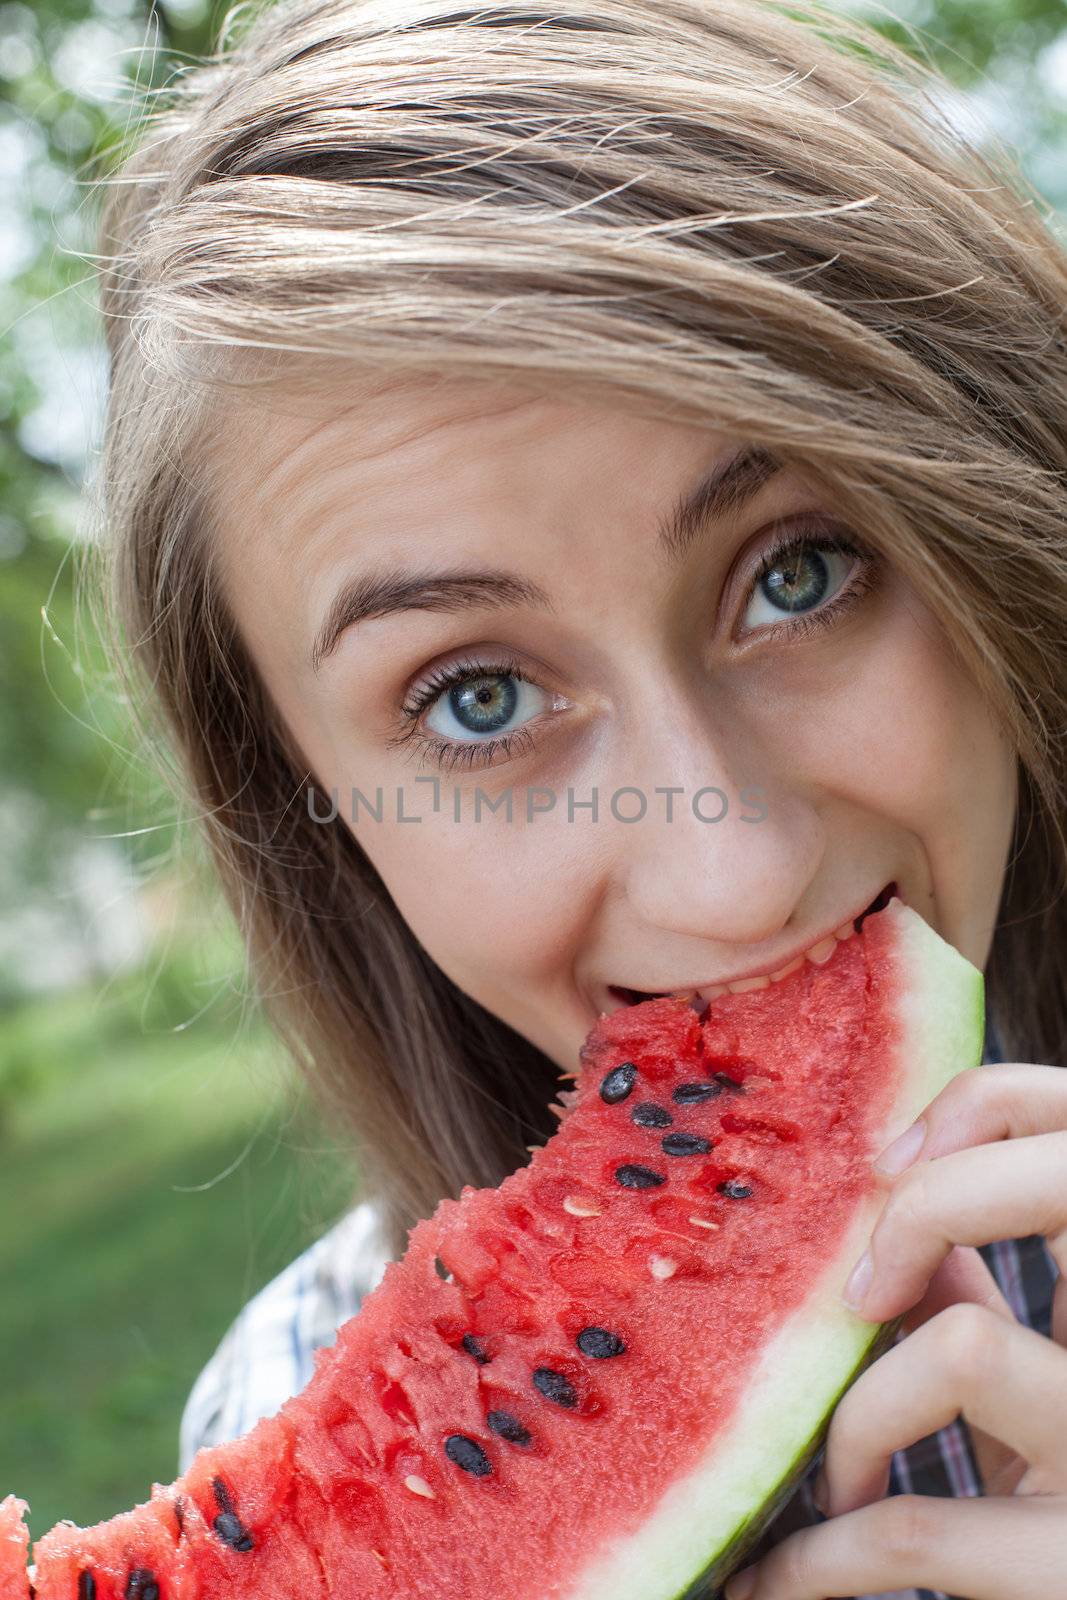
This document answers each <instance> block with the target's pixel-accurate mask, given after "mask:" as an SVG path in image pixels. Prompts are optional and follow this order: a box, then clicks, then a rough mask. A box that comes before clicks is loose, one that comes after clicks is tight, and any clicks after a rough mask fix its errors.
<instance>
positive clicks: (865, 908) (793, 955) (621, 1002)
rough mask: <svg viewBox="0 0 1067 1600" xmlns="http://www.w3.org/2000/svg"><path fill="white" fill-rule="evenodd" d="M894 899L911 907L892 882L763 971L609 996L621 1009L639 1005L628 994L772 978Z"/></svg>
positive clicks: (682, 993)
mask: <svg viewBox="0 0 1067 1600" xmlns="http://www.w3.org/2000/svg"><path fill="white" fill-rule="evenodd" d="M893 896H895V897H896V898H897V899H898V900H901V901H903V902H904V904H905V905H906V904H907V901H906V899H905V897H904V895H903V894H902V892H901V889H900V884H899V883H898V881H897V880H896V879H890V881H889V882H888V883H885V884H883V885H882V887H881V888H880V889H879V890H878V891H877V892H876V893H875V894H874V895H873V896H872V898H871V899H869V900H867V901H865V902H864V904H863V905H862V906H861V907H860V908H859V910H858V911H856V912H855V913H854V914H853V915H852V916H851V917H847V916H846V917H841V918H840V919H839V920H838V921H837V922H835V923H834V926H833V928H829V929H827V930H826V932H824V933H820V934H816V935H815V937H814V938H811V939H808V940H806V941H805V943H804V944H802V945H798V946H797V947H796V948H794V949H793V950H792V951H791V952H787V953H785V954H784V955H780V956H778V957H777V958H776V959H775V960H774V961H772V962H769V963H766V964H765V965H763V966H762V967H750V968H749V969H748V971H746V972H733V973H730V974H729V976H728V977H725V978H713V979H710V980H709V981H708V982H706V983H690V984H686V985H683V986H680V987H678V988H676V989H665V990H658V991H646V990H643V989H636V988H630V987H629V986H627V985H624V984H609V985H608V986H607V992H608V995H609V996H610V998H611V1001H612V1005H613V1008H614V1009H621V1007H622V1006H625V1005H632V1004H636V1003H637V1002H636V1001H631V1000H629V999H628V998H626V996H627V995H628V994H635V995H641V996H642V997H643V998H645V999H653V998H661V997H664V996H668V997H669V996H678V997H686V996H688V995H691V994H692V993H693V992H694V991H702V990H707V989H722V988H723V987H725V986H726V985H728V984H731V983H745V982H747V981H749V980H750V979H753V978H769V977H770V976H771V974H772V973H773V972H780V971H781V969H782V968H783V967H787V966H789V965H790V964H791V963H792V962H793V961H796V960H797V958H798V957H803V956H804V953H805V951H807V950H811V949H813V948H814V947H815V946H816V945H818V944H820V943H822V941H823V940H824V939H830V938H833V937H834V929H835V928H843V927H844V925H845V924H846V922H851V923H852V924H853V926H854V927H856V924H857V923H860V922H861V919H862V918H863V917H865V916H866V915H867V913H868V912H870V911H871V909H872V907H874V906H875V905H876V903H877V902H878V901H879V900H881V901H882V905H881V906H879V907H878V909H879V910H882V909H884V906H885V905H887V904H888V902H889V900H890V898H892V897H893ZM856 932H857V933H859V932H860V928H859V927H856Z"/></svg>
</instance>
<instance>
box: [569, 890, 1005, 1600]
mask: <svg viewBox="0 0 1067 1600" xmlns="http://www.w3.org/2000/svg"><path fill="white" fill-rule="evenodd" d="M878 915H879V916H884V917H888V918H890V919H891V920H892V921H893V922H894V923H896V924H897V927H896V929H895V936H896V937H895V940H894V950H895V951H899V956H900V961H901V963H902V970H901V987H900V994H901V1000H900V1005H899V1009H898V1015H899V1017H900V1019H901V1022H902V1025H903V1026H902V1034H901V1038H900V1042H899V1045H898V1046H897V1049H898V1051H899V1065H900V1080H899V1082H900V1088H899V1093H898V1094H897V1095H896V1097H895V1099H894V1103H893V1106H892V1109H891V1110H890V1112H889V1113H888V1114H887V1115H886V1117H885V1118H884V1120H883V1123H882V1125H881V1127H880V1128H879V1129H878V1131H877V1137H876V1139H875V1140H874V1141H873V1144H872V1148H871V1155H872V1156H874V1155H875V1154H877V1152H878V1150H880V1149H881V1148H882V1147H883V1145H885V1144H887V1143H888V1142H889V1140H890V1139H892V1138H895V1137H896V1135H897V1134H898V1133H901V1132H903V1130H904V1129H905V1128H906V1127H908V1126H909V1124H910V1123H912V1122H913V1121H914V1120H915V1118H916V1117H917V1116H918V1115H919V1113H920V1112H921V1111H922V1110H923V1108H924V1106H926V1105H927V1104H928V1103H929V1102H930V1100H932V1099H933V1097H934V1095H936V1094H937V1093H938V1091H939V1090H940V1089H942V1088H943V1087H944V1085H945V1084H946V1083H948V1082H949V1080H950V1079H951V1078H953V1077H955V1075H956V1074H957V1073H958V1072H961V1071H963V1070H964V1069H965V1068H967V1067H973V1066H977V1065H979V1063H980V1062H981V1060H982V1052H983V1044H984V1037H985V1016H984V1009H985V1008H984V990H983V982H982V975H981V973H980V972H979V971H978V970H977V968H975V967H973V966H972V965H971V963H970V962H969V961H967V960H966V959H965V958H964V957H963V956H961V955H960V954H959V952H958V951H957V950H955V949H954V948H953V947H952V946H951V945H949V944H947V943H946V942H945V941H944V940H942V939H941V938H939V936H938V935H937V934H936V933H935V932H934V930H933V929H932V928H930V927H929V925H928V924H927V923H926V922H924V921H923V919H922V917H920V916H919V914H918V913H917V912H915V911H913V910H911V908H910V907H907V906H905V905H904V904H903V903H902V902H901V901H900V900H898V899H896V898H895V897H894V899H893V900H892V901H890V904H889V905H888V906H887V907H886V909H885V910H884V911H883V912H880V913H878ZM882 1201H883V1194H882V1193H881V1192H879V1191H875V1192H874V1193H872V1194H871V1195H870V1196H869V1198H868V1199H867V1201H866V1202H865V1203H864V1204H863V1205H862V1206H861V1207H860V1208H859V1209H858V1210H857V1213H856V1215H855V1218H854V1219H853V1222H852V1223H851V1224H850V1226H849V1229H848V1233H847V1236H846V1238H845V1240H844V1241H843V1243H842V1245H841V1248H840V1250H839V1251H838V1252H837V1254H836V1255H835V1257H834V1259H833V1260H832V1261H831V1262H830V1264H829V1265H828V1266H827V1267H826V1268H825V1269H824V1271H823V1273H822V1274H821V1276H820V1278H819V1279H818V1281H817V1282H816V1283H815V1284H814V1286H813V1288H812V1291H811V1294H810V1296H809V1297H808V1299H807V1300H806V1301H805V1303H804V1304H803V1306H801V1307H800V1308H799V1309H798V1310H797V1311H796V1312H795V1313H794V1314H793V1315H792V1316H791V1317H790V1318H789V1320H788V1321H787V1322H786V1323H785V1324H784V1325H783V1326H782V1328H781V1329H780V1330H779V1332H778V1333H777V1334H776V1335H775V1337H774V1338H773V1339H772V1340H771V1341H770V1342H769V1343H768V1344H767V1345H766V1346H765V1347H764V1350H763V1352H762V1354H761V1357H760V1360H759V1362H758V1364H757V1366H756V1369H755V1370H754V1372H753V1374H752V1379H751V1382H750V1383H749V1385H748V1389H747V1392H746V1394H745V1397H744V1399H743V1401H742V1403H741V1406H740V1408H739V1410H738V1411H737V1413H736V1414H735V1416H734V1418H733V1420H732V1422H731V1423H730V1425H729V1426H728V1428H727V1429H726V1430H725V1431H724V1432H723V1433H720V1434H719V1435H718V1436H717V1437H716V1438H715V1440H714V1442H713V1444H712V1445H711V1447H710V1448H709V1450H708V1452H707V1454H706V1456H705V1457H704V1459H703V1461H702V1462H701V1464H700V1465H699V1466H698V1467H697V1469H696V1470H695V1471H694V1472H691V1473H689V1474H688V1475H687V1476H686V1477H685V1478H684V1479H677V1480H675V1482H673V1483H672V1484H671V1485H670V1487H669V1488H668V1489H667V1491H666V1492H665V1494H664V1495H663V1497H662V1498H661V1500H660V1502H659V1504H658V1505H657V1507H656V1509H655V1511H654V1513H653V1514H652V1515H651V1516H650V1517H649V1519H648V1520H647V1521H646V1522H645V1523H644V1524H643V1525H642V1527H641V1528H640V1529H639V1530H638V1531H637V1532H636V1533H635V1534H634V1535H632V1536H631V1537H629V1538H626V1539H623V1540H619V1541H617V1542H616V1543H615V1545H614V1546H613V1548H612V1549H610V1550H609V1551H602V1552H601V1553H600V1555H599V1556H598V1557H597V1558H596V1559H595V1560H594V1561H593V1562H592V1563H591V1564H590V1565H588V1566H586V1567H585V1568H584V1570H583V1571H582V1572H581V1573H580V1574H579V1575H578V1577H577V1581H576V1583H575V1585H574V1586H572V1587H570V1588H568V1589H567V1591H566V1596H565V1600H677V1597H679V1596H684V1595H686V1594H687V1593H689V1592H690V1591H692V1592H693V1593H697V1592H701V1593H702V1592H704V1589H703V1583H702V1584H701V1586H700V1589H699V1591H698V1590H695V1589H694V1588H693V1586H694V1585H696V1584H697V1583H698V1580H701V1579H702V1577H703V1579H704V1581H705V1582H706V1583H707V1585H708V1589H709V1592H710V1588H711V1586H712V1584H713V1583H714V1582H718V1581H721V1579H722V1577H723V1576H724V1575H725V1574H724V1571H723V1570H721V1569H722V1568H723V1561H722V1559H721V1558H722V1557H724V1556H725V1555H726V1554H727V1552H731V1551H735V1550H736V1549H737V1547H738V1541H739V1539H741V1538H743V1537H744V1534H745V1532H746V1530H747V1529H751V1528H752V1526H753V1524H754V1523H755V1522H756V1521H757V1520H759V1521H760V1522H761V1523H762V1522H764V1521H765V1520H766V1515H765V1512H766V1508H767V1507H768V1506H769V1505H770V1503H771V1502H773V1501H774V1500H775V1499H776V1498H777V1497H778V1496H779V1495H780V1493H781V1491H782V1489H783V1486H784V1485H786V1484H787V1483H788V1481H789V1480H790V1479H791V1478H792V1477H793V1476H794V1475H795V1473H796V1471H797V1464H798V1462H803V1461H804V1460H805V1459H806V1458H807V1457H808V1455H809V1454H810V1451H811V1448H812V1445H813V1442H814V1441H815V1440H816V1439H817V1438H818V1437H819V1436H820V1434H821V1433H822V1431H823V1428H824V1426H825V1424H826V1422H827V1420H828V1417H829V1414H830V1412H831V1411H832V1410H833V1407H834V1405H835V1404H836V1402H837V1400H838V1399H839V1398H840V1395H841V1393H842V1392H843V1390H844V1389H845V1388H846V1387H847V1385H848V1383H849V1381H850V1379H851V1378H852V1377H853V1375H854V1374H855V1372H856V1371H857V1369H858V1368H859V1367H860V1366H861V1365H862V1364H863V1362H864V1359H865V1358H866V1357H867V1355H868V1354H869V1353H870V1351H871V1348H872V1346H873V1345H874V1343H875V1340H876V1339H877V1338H878V1337H879V1335H880V1333H881V1332H882V1329H881V1328H880V1327H879V1326H878V1325H877V1324H872V1323H868V1322H863V1321H861V1319H860V1318H859V1317H857V1316H855V1315H853V1313H852V1312H851V1311H849V1310H848V1308H847V1307H846V1306H845V1305H844V1304H843V1303H842V1301H841V1298H840V1296H841V1290H842V1288H843V1287H844V1283H845V1279H846V1277H847V1276H848V1273H849V1270H850V1269H851V1267H852V1265H853V1263H854V1262H855V1261H856V1260H857V1258H858V1257H859V1256H860V1255H861V1254H862V1252H863V1251H864V1249H865V1248H866V1246H867V1242H868V1240H869V1238H870V1233H871V1229H872V1227H873V1225H874V1222H875V1220H876V1218H877V1216H878V1213H879V1211H880V1210H881V1207H882ZM761 1512H762V1513H764V1515H763V1516H762V1517H761ZM747 1542H748V1541H747V1540H746V1543H747ZM735 1559H736V1555H735V1557H734V1559H731V1560H729V1561H728V1562H726V1563H725V1570H730V1569H731V1568H732V1567H733V1565H734V1560H735Z"/></svg>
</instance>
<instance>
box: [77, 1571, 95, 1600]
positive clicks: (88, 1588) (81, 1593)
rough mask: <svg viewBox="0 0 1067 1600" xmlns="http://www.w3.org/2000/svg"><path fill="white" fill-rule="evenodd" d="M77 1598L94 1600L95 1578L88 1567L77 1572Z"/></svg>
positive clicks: (79, 1599)
mask: <svg viewBox="0 0 1067 1600" xmlns="http://www.w3.org/2000/svg"><path fill="white" fill-rule="evenodd" d="M78 1600H96V1579H95V1578H94V1577H93V1575H92V1573H91V1572H90V1571H89V1569H88V1567H87V1568H86V1569H85V1571H84V1572H79V1573H78Z"/></svg>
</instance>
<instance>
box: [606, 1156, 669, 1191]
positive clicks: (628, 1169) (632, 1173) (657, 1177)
mask: <svg viewBox="0 0 1067 1600" xmlns="http://www.w3.org/2000/svg"><path fill="white" fill-rule="evenodd" d="M615 1178H616V1181H617V1182H619V1183H621V1184H622V1186H623V1188H624V1189H655V1188H658V1187H659V1185H660V1184H661V1183H666V1181H667V1179H666V1176H665V1174H664V1173H662V1172H653V1171H652V1168H651V1167H640V1166H637V1165H636V1164H634V1163H633V1162H627V1163H626V1164H625V1165H624V1166H621V1167H616V1168H615Z"/></svg>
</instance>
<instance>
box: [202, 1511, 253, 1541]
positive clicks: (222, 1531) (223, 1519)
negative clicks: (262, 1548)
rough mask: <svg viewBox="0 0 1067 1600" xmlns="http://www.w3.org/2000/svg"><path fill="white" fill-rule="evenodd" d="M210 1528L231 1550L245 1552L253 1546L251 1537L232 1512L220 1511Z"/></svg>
mask: <svg viewBox="0 0 1067 1600" xmlns="http://www.w3.org/2000/svg"><path fill="white" fill-rule="evenodd" d="M211 1526H212V1527H213V1528H214V1530H215V1532H216V1533H217V1534H218V1536H219V1538H220V1539H221V1540H222V1542H223V1544H228V1545H229V1547H230V1549H231V1550H241V1551H247V1550H251V1549H253V1548H254V1546H255V1540H254V1539H253V1538H252V1535H251V1534H250V1533H249V1531H248V1529H247V1528H246V1527H245V1525H244V1523H243V1522H242V1521H241V1519H240V1517H239V1516H237V1515H236V1514H235V1513H234V1512H233V1511H220V1512H219V1514H218V1516H217V1517H216V1518H215V1520H214V1522H213V1523H212V1524H211Z"/></svg>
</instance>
